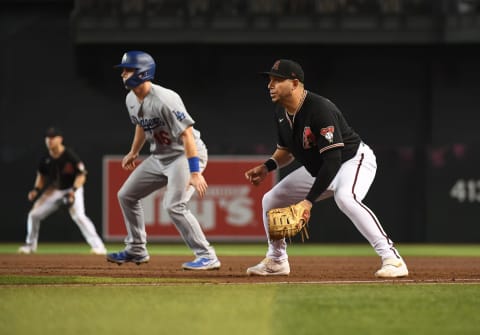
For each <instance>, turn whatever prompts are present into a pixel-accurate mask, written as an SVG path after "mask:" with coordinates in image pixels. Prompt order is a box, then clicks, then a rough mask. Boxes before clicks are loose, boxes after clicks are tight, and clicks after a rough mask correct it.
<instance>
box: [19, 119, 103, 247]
mask: <svg viewBox="0 0 480 335" xmlns="http://www.w3.org/2000/svg"><path fill="white" fill-rule="evenodd" d="M45 144H46V146H47V149H48V154H46V155H45V156H44V157H42V158H41V160H40V163H39V165H38V170H37V177H36V179H35V185H34V188H33V190H31V191H30V192H29V193H28V199H29V200H30V201H34V200H35V199H37V197H38V196H39V195H40V193H41V195H40V196H39V197H38V199H37V200H36V201H35V203H34V205H33V208H32V209H31V210H30V212H29V213H28V221H27V238H26V244H25V245H23V246H21V247H20V248H19V249H18V252H19V253H21V254H32V253H34V252H36V251H37V244H38V235H39V230H40V223H41V221H42V220H43V219H45V218H46V217H47V216H49V215H50V214H52V213H53V212H55V211H56V210H58V209H60V208H61V207H62V206H67V207H68V211H69V213H70V216H71V217H72V219H73V221H75V223H76V224H77V225H78V228H80V231H81V232H82V234H83V236H84V237H85V239H86V241H87V243H88V244H89V245H90V246H91V252H92V253H93V254H96V255H105V254H106V253H107V251H106V249H105V246H104V244H103V242H102V240H101V239H100V237H99V236H98V234H97V231H96V230H95V226H94V225H93V223H92V221H91V220H90V219H89V218H88V217H87V216H86V215H85V205H84V199H83V184H85V181H86V175H87V171H86V170H85V166H84V164H83V162H82V161H81V160H80V158H79V157H78V156H77V154H76V153H75V152H73V151H72V150H71V149H70V148H67V147H65V146H64V145H63V136H62V133H61V131H60V130H59V129H57V128H54V127H50V128H48V129H47V131H46V134H45Z"/></svg>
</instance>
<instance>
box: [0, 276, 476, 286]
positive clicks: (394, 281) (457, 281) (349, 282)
mask: <svg viewBox="0 0 480 335" xmlns="http://www.w3.org/2000/svg"><path fill="white" fill-rule="evenodd" d="M352 284H353V285H356V284H383V285H385V284H399V285H427V284H428V285H431V284H439V285H440V284H441V285H445V284H448V285H459V284H463V285H475V284H476V285H480V278H455V279H426V280H415V279H401V278H400V279H388V280H385V279H384V280H382V279H380V280H378V279H377V280H322V281H281V282H278V281H271V282H238V283H234V282H215V281H208V282H202V281H198V282H164V283H65V284H5V285H1V284H0V288H2V287H33V286H35V287H93V286H113V287H114V286H187V285H212V286H214V285H223V286H235V285H265V286H267V285H352Z"/></svg>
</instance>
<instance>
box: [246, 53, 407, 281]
mask: <svg viewBox="0 0 480 335" xmlns="http://www.w3.org/2000/svg"><path fill="white" fill-rule="evenodd" d="M264 74H265V75H268V76H269V78H270V81H269V83H268V86H267V87H268V90H269V92H270V97H271V99H272V102H274V103H276V108H275V120H276V123H277V131H278V140H277V149H276V151H275V152H274V153H273V155H272V157H271V158H270V159H269V160H267V161H266V162H265V164H262V165H259V166H256V167H254V168H252V169H251V170H249V171H247V172H246V173H245V176H246V178H247V179H248V180H250V182H252V183H253V184H255V185H257V184H259V183H260V182H262V181H263V180H264V179H265V177H266V175H267V173H268V172H270V171H272V170H274V169H277V168H280V167H283V166H286V165H288V164H290V163H291V162H292V161H293V160H294V159H296V160H297V161H298V162H300V163H301V164H302V167H300V168H298V169H296V170H295V171H293V172H292V173H290V174H289V175H287V176H286V177H285V178H284V179H282V180H281V181H280V182H279V183H278V184H277V185H275V186H274V187H273V188H272V189H271V190H270V191H269V192H267V193H266V194H265V195H264V197H263V201H262V209H263V220H264V225H265V229H266V231H267V236H268V222H267V217H266V213H267V211H268V210H270V209H272V208H277V207H285V206H288V205H291V204H293V203H299V204H300V205H302V206H303V207H304V208H305V209H306V210H310V209H311V207H312V204H313V203H315V202H316V201H320V200H323V199H326V198H329V197H331V196H333V197H334V199H335V202H336V203H337V205H338V207H339V208H340V210H341V211H342V212H343V213H345V215H346V216H347V217H348V218H349V219H350V220H351V221H352V222H353V224H354V225H355V227H356V228H357V229H358V230H359V231H360V233H362V235H363V236H364V237H365V238H366V239H367V240H368V241H369V242H370V244H371V245H372V247H373V248H374V249H375V251H376V252H377V254H378V255H379V256H380V257H381V259H382V266H381V268H380V269H379V270H378V271H377V272H376V273H375V275H376V276H377V277H384V278H395V277H404V276H407V275H408V269H407V266H406V264H405V262H404V261H403V259H402V258H401V257H400V254H399V253H398V251H397V250H396V249H395V247H394V246H393V242H392V241H391V240H390V239H389V238H388V236H387V234H386V233H385V232H384V230H383V228H382V226H381V224H380V222H379V221H378V219H377V217H376V216H375V214H374V213H373V212H372V210H371V209H369V208H368V207H367V206H365V204H363V203H362V200H363V199H364V198H365V196H366V194H367V192H368V189H369V188H370V185H371V184H372V182H373V180H374V178H375V173H376V169H377V164H376V158H375V155H374V153H373V151H372V150H371V149H370V148H369V147H368V146H367V145H366V144H365V143H363V142H362V140H361V138H360V136H359V135H358V134H357V133H355V132H354V131H353V129H352V128H350V126H349V125H348V123H347V122H346V120H345V118H344V117H343V115H342V113H341V112H340V111H339V110H338V108H337V107H336V106H335V105H334V104H333V103H332V102H331V101H330V100H328V99H326V98H324V97H322V96H320V95H317V94H315V93H312V92H308V91H307V90H306V89H305V87H304V84H303V83H304V73H303V70H302V68H301V66H300V65H299V64H298V63H296V62H294V61H291V60H287V59H280V60H278V61H276V62H275V63H274V64H273V66H272V68H271V70H270V71H268V72H265V73H264ZM286 249H287V245H286V242H285V239H283V240H279V241H272V240H270V239H268V251H267V254H266V258H265V259H264V260H263V261H262V262H261V263H259V264H257V265H256V266H253V267H250V268H248V269H247V274H249V275H261V276H267V275H288V274H289V273H290V265H289V263H288V255H287V250H286Z"/></svg>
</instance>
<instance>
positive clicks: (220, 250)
mask: <svg viewBox="0 0 480 335" xmlns="http://www.w3.org/2000/svg"><path fill="white" fill-rule="evenodd" d="M20 245H21V243H17V244H13V243H3V244H2V243H0V254H13V253H16V252H17V249H18V247H19V246H20ZM213 246H214V247H215V249H216V251H217V254H218V255H219V256H238V255H240V256H263V255H265V252H266V243H247V244H226V243H213ZM107 248H108V250H110V251H116V250H121V249H123V248H124V245H123V244H121V243H111V244H107ZM397 248H398V250H399V251H400V252H401V254H402V255H403V256H480V244H398V245H397ZM89 250H90V249H89V247H88V245H87V244H86V243H40V245H39V248H38V253H39V254H88V253H89ZM148 250H149V252H150V254H151V255H179V256H183V255H188V256H191V255H192V252H191V251H190V250H189V249H188V248H187V247H186V246H185V244H183V243H150V244H148ZM288 253H289V255H291V256H298V255H311V256H374V255H375V252H374V251H373V249H372V248H371V247H370V245H368V244H367V243H363V244H315V243H308V242H307V243H301V242H293V243H291V244H289V246H288Z"/></svg>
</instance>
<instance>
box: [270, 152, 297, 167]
mask: <svg viewBox="0 0 480 335" xmlns="http://www.w3.org/2000/svg"><path fill="white" fill-rule="evenodd" d="M272 158H273V159H274V160H275V162H276V163H277V165H278V167H279V168H281V167H284V166H287V165H288V164H290V163H291V162H293V160H294V157H293V155H292V154H291V153H290V151H288V150H287V149H283V148H277V150H275V152H274V153H273V155H272Z"/></svg>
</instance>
